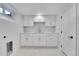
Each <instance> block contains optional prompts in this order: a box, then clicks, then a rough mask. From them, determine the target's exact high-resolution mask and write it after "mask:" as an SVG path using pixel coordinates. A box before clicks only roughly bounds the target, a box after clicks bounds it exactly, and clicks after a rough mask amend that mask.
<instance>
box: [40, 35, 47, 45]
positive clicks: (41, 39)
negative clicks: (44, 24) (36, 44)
mask: <svg viewBox="0 0 79 59" xmlns="http://www.w3.org/2000/svg"><path fill="white" fill-rule="evenodd" d="M39 41H40V46H46V35H45V34H40V36H39Z"/></svg>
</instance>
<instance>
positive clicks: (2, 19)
mask: <svg viewBox="0 0 79 59" xmlns="http://www.w3.org/2000/svg"><path fill="white" fill-rule="evenodd" d="M14 17H15V18H14V19H12V18H9V17H6V16H3V15H0V55H3V56H4V55H7V49H6V43H7V42H9V41H13V53H12V54H11V55H14V54H15V53H16V51H17V50H18V48H19V32H20V31H21V29H20V28H21V26H18V25H19V24H18V23H17V21H19V20H22V18H21V16H17V14H16V15H15V16H14ZM4 35H6V37H7V38H6V39H4V38H3V36H4Z"/></svg>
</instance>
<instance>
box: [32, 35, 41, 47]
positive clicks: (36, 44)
mask: <svg viewBox="0 0 79 59" xmlns="http://www.w3.org/2000/svg"><path fill="white" fill-rule="evenodd" d="M32 39H33V46H39V42H40V40H39V34H35V35H33V38H32Z"/></svg>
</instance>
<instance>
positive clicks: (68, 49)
mask: <svg viewBox="0 0 79 59" xmlns="http://www.w3.org/2000/svg"><path fill="white" fill-rule="evenodd" d="M75 14H76V9H75V5H73V6H72V8H70V9H69V10H67V11H66V13H64V14H63V16H62V40H61V41H62V50H63V51H64V52H65V53H66V54H67V55H76V15H75Z"/></svg>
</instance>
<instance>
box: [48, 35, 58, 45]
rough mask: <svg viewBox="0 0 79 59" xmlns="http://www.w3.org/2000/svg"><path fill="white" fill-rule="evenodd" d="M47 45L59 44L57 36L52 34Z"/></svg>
mask: <svg viewBox="0 0 79 59" xmlns="http://www.w3.org/2000/svg"><path fill="white" fill-rule="evenodd" d="M47 46H57V36H56V35H51V36H49V37H48V38H47Z"/></svg>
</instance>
